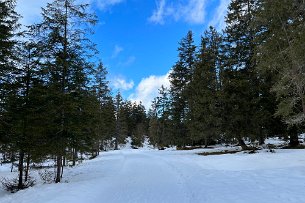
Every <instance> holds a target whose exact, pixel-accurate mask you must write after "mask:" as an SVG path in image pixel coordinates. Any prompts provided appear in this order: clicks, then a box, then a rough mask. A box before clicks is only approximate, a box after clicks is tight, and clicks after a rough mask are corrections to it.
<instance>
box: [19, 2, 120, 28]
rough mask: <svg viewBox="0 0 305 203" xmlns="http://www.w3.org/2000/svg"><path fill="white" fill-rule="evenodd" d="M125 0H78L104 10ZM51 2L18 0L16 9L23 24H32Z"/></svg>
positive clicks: (39, 17)
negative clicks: (42, 9) (43, 8)
mask: <svg viewBox="0 0 305 203" xmlns="http://www.w3.org/2000/svg"><path fill="white" fill-rule="evenodd" d="M124 1H125V0H77V3H89V4H91V9H93V7H96V8H98V9H100V10H102V11H106V10H108V9H109V8H111V7H113V6H115V5H118V4H120V3H123V2H124ZM51 2H53V0H18V1H17V6H16V11H17V12H18V13H19V14H20V15H21V16H23V18H22V19H20V22H21V24H23V25H31V24H33V23H36V22H37V21H39V20H40V19H41V8H42V7H45V6H46V5H47V3H51Z"/></svg>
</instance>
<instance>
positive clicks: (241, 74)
mask: <svg viewBox="0 0 305 203" xmlns="http://www.w3.org/2000/svg"><path fill="white" fill-rule="evenodd" d="M257 7H258V1H257V0H233V1H231V3H230V5H229V8H228V10H229V11H228V15H227V18H226V23H227V26H226V29H225V43H226V53H225V56H226V60H225V69H224V71H223V77H224V80H223V106H224V111H225V112H224V116H225V118H224V119H223V121H224V123H223V126H224V132H225V134H226V135H227V136H230V137H234V138H236V139H237V140H238V142H239V144H240V145H241V146H242V148H243V149H246V148H247V147H246V145H245V143H244V141H243V137H250V136H251V135H252V136H255V134H256V131H255V130H256V129H258V128H259V127H260V126H258V125H257V121H256V120H255V118H256V117H255V114H256V111H257V109H258V106H257V100H258V97H259V89H258V87H259V81H258V75H257V71H256V69H255V66H256V62H255V61H253V60H252V59H253V54H254V47H255V44H254V36H255V33H254V29H253V28H252V27H251V23H252V21H253V18H254V12H255V11H256V10H257ZM258 119H259V118H258Z"/></svg>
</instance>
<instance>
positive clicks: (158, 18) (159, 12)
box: [148, 0, 166, 24]
mask: <svg viewBox="0 0 305 203" xmlns="http://www.w3.org/2000/svg"><path fill="white" fill-rule="evenodd" d="M165 3H166V2H165V0H160V1H159V2H157V9H156V10H154V11H153V14H152V16H150V18H149V19H148V20H149V21H150V22H153V23H156V24H164V17H165V15H166V12H165V10H164V7H165Z"/></svg>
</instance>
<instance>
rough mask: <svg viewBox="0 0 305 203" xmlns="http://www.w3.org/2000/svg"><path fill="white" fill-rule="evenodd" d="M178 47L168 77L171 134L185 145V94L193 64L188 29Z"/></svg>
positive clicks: (193, 56) (192, 46)
mask: <svg viewBox="0 0 305 203" xmlns="http://www.w3.org/2000/svg"><path fill="white" fill-rule="evenodd" d="M179 45H180V47H179V48H178V52H179V54H178V56H179V59H178V61H177V62H176V64H175V65H174V67H173V69H172V72H171V73H170V75H169V78H170V83H171V87H170V94H171V101H172V103H171V116H172V120H173V128H172V129H173V136H174V137H175V139H176V143H177V144H179V145H185V144H186V140H187V134H188V133H187V128H186V120H187V113H188V104H187V99H186V98H187V96H188V94H189V92H188V85H189V83H190V81H191V78H192V75H193V72H194V64H195V50H196V46H195V45H194V39H193V33H192V31H189V32H188V33H187V35H186V37H184V38H183V39H182V40H181V42H180V43H179Z"/></svg>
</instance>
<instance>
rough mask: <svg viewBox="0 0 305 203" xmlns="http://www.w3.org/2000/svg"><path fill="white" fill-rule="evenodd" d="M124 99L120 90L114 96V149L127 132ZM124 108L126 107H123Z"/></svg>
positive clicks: (116, 148) (117, 147)
mask: <svg viewBox="0 0 305 203" xmlns="http://www.w3.org/2000/svg"><path fill="white" fill-rule="evenodd" d="M124 105H125V104H124V101H123V98H122V95H121V93H120V92H118V93H117V95H116V96H115V120H116V121H115V135H114V139H115V140H114V142H115V143H114V144H115V146H114V149H115V150H118V149H119V146H118V145H119V143H122V142H123V141H124V138H125V137H127V134H128V123H127V118H128V117H127V116H128V115H127V113H126V110H124ZM125 109H126V108H125Z"/></svg>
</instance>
